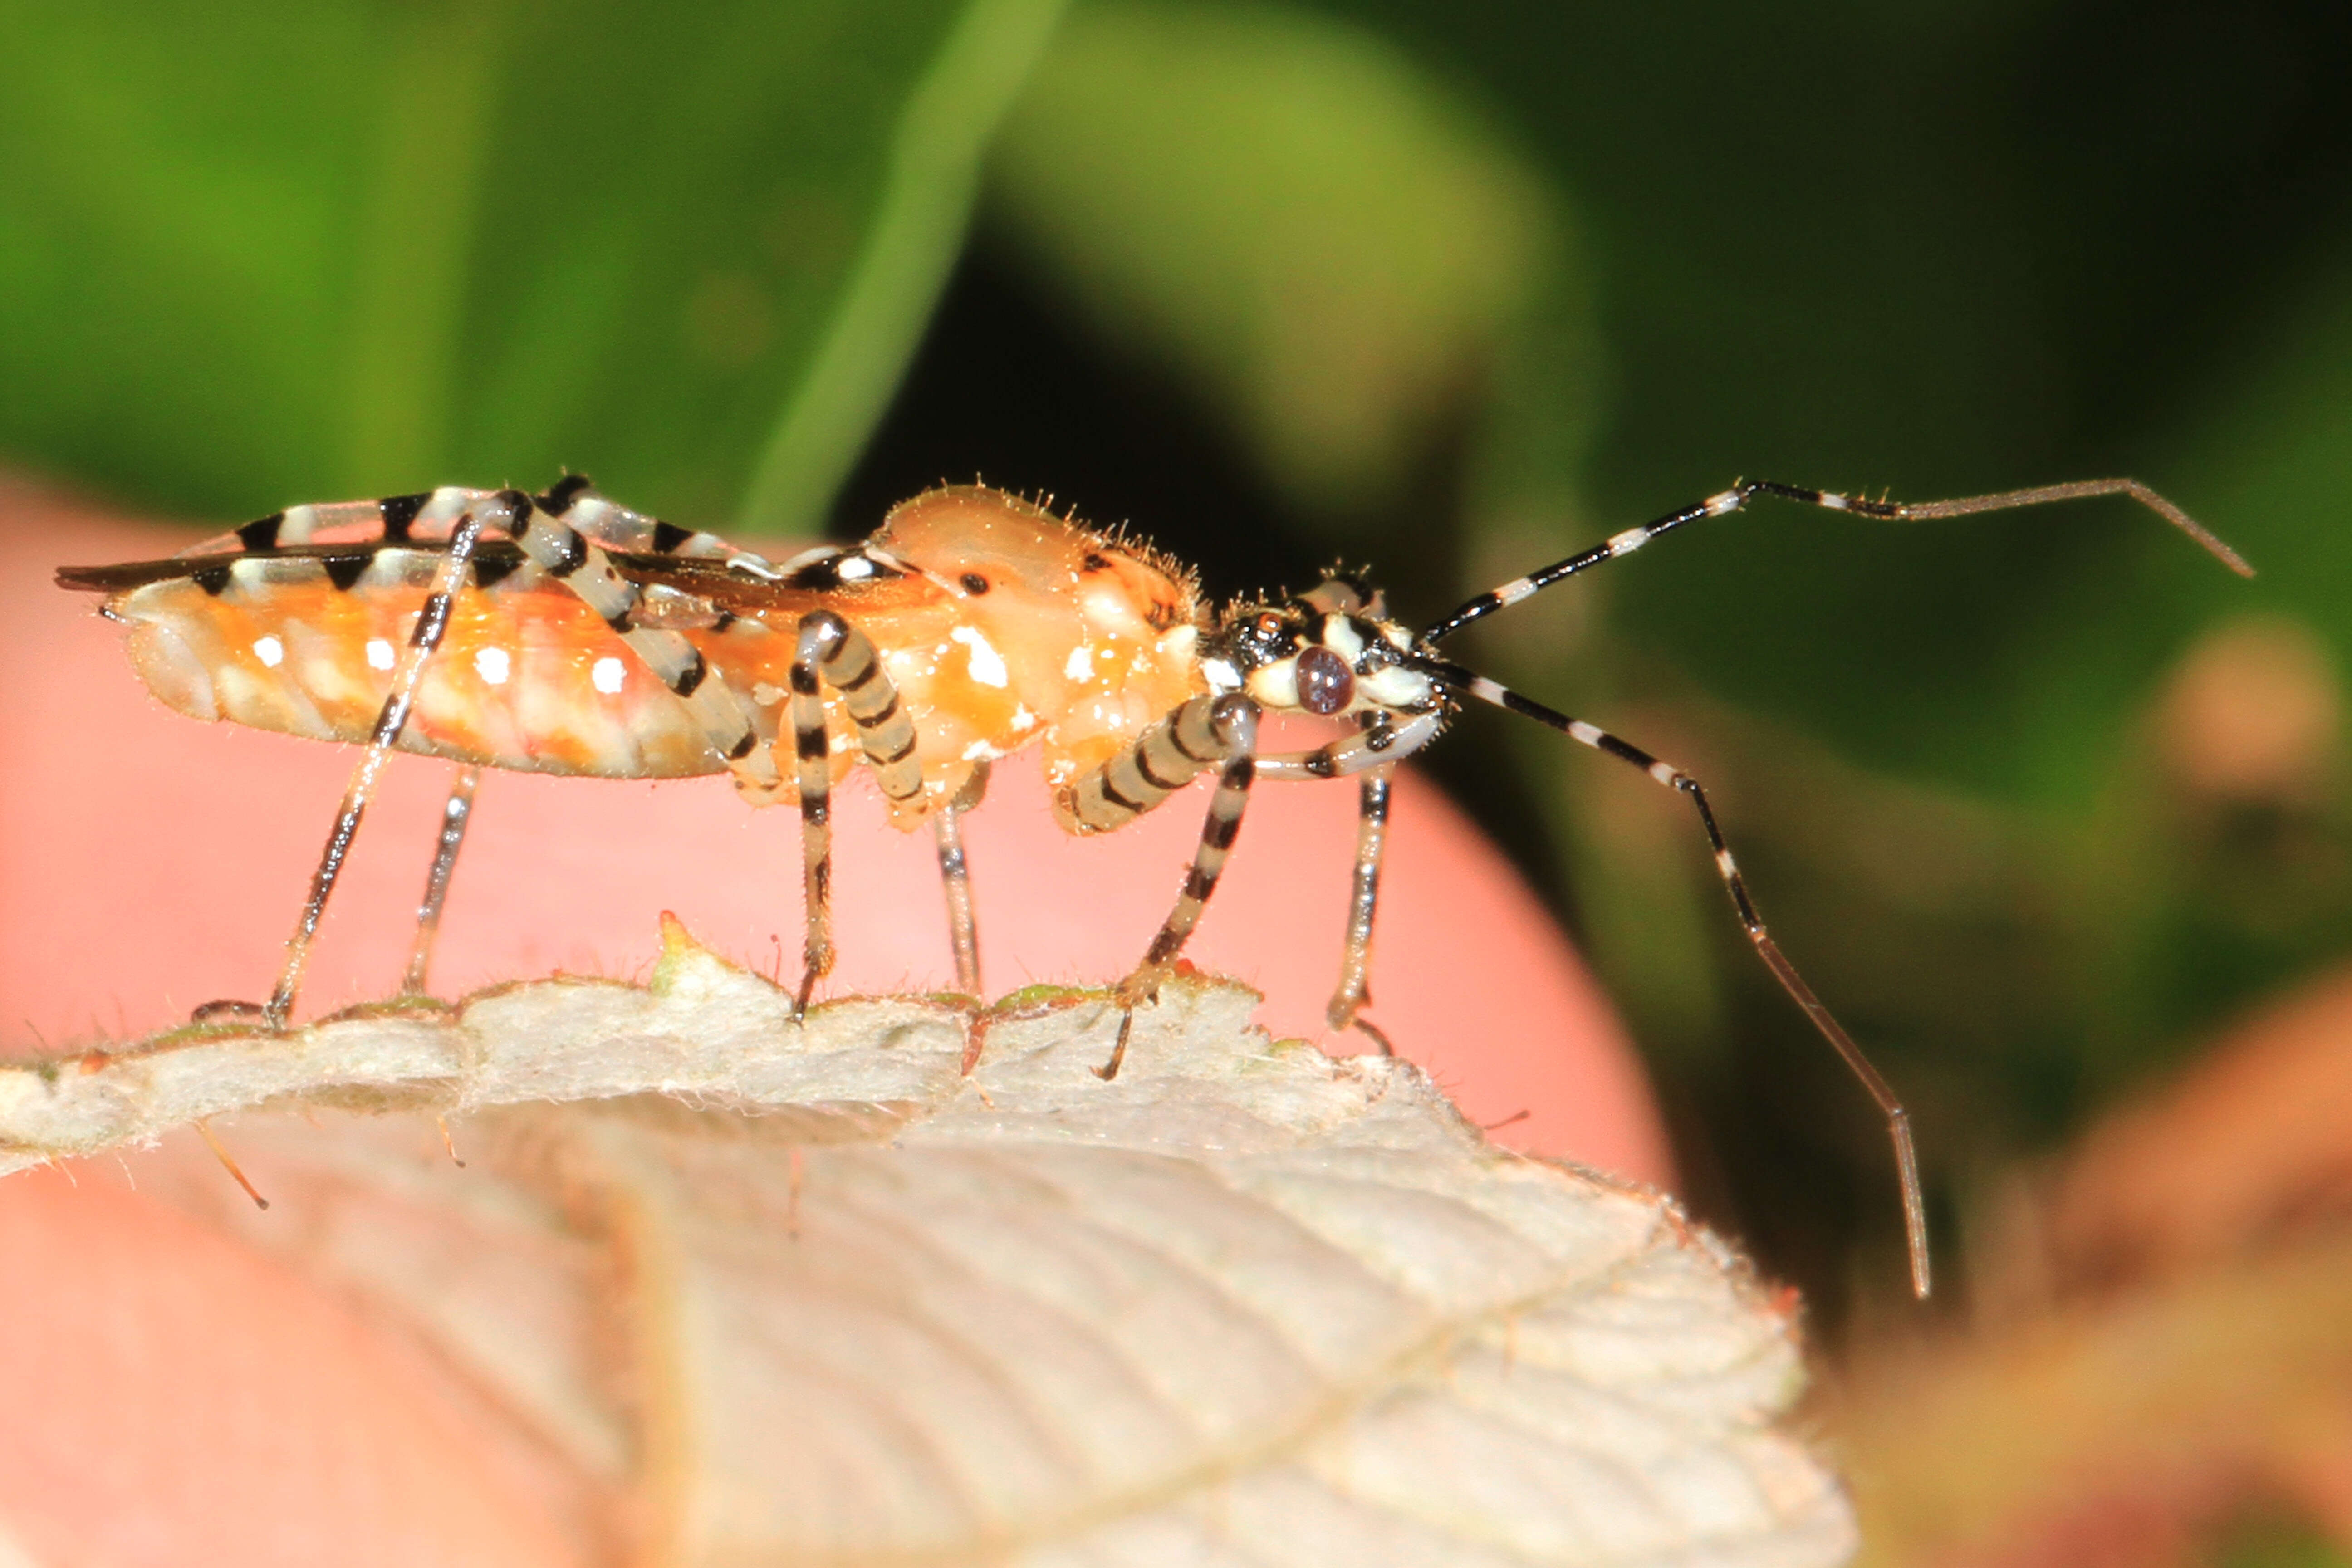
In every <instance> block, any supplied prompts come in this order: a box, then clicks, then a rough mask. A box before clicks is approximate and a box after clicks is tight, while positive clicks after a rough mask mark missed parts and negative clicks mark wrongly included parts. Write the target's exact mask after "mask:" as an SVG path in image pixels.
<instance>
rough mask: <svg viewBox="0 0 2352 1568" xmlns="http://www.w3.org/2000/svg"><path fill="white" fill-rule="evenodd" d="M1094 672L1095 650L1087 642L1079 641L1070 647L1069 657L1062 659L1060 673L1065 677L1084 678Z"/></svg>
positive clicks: (1071, 678)
mask: <svg viewBox="0 0 2352 1568" xmlns="http://www.w3.org/2000/svg"><path fill="white" fill-rule="evenodd" d="M1094 672H1095V650H1094V648H1093V647H1091V646H1090V645H1088V644H1087V643H1080V644H1079V645H1078V646H1077V647H1074V648H1072V649H1071V650H1070V657H1069V658H1066V659H1064V660H1063V661H1062V675H1063V678H1064V679H1068V680H1084V679H1086V678H1087V677H1088V676H1089V675H1092V674H1093V673H1094Z"/></svg>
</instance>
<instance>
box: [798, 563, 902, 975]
mask: <svg viewBox="0 0 2352 1568" xmlns="http://www.w3.org/2000/svg"><path fill="white" fill-rule="evenodd" d="M825 686H830V687H832V688H833V689H835V691H838V692H840V693H841V700H842V706H843V707H844V708H845V709H846V710H848V712H849V717H850V721H851V722H852V723H854V724H855V725H856V728H857V742H858V747H859V749H860V750H861V751H862V752H864V753H865V757H866V766H867V768H869V769H870V770H872V772H873V774H874V779H875V782H876V783H877V784H879V785H881V788H882V793H883V794H884V795H887V796H888V797H889V798H890V799H891V800H892V801H894V802H898V801H907V800H911V799H913V798H914V797H915V796H916V795H919V794H921V793H922V788H923V768H922V763H920V762H919V760H917V758H916V756H915V744H916V739H917V737H916V734H915V725H914V721H912V720H911V719H909V718H908V716H907V713H906V710H905V709H904V708H903V707H902V706H901V705H900V704H899V701H898V687H897V685H896V684H894V683H893V682H892V681H891V679H890V677H889V674H888V672H887V671H886V670H884V669H883V668H882V659H881V656H880V655H878V654H877V653H876V652H875V651H874V644H873V642H872V641H871V640H869V639H868V638H867V637H866V634H865V633H864V632H861V631H859V630H858V629H857V628H856V627H855V626H851V625H850V624H849V623H848V622H847V621H845V620H843V619H842V618H841V617H840V616H837V615H835V614H834V613H833V612H832V611H831V610H812V611H810V612H809V613H808V614H807V615H805V616H802V617H801V624H800V631H799V640H798V643H797V644H796V646H795V647H794V648H793V668H792V722H793V757H794V759H795V761H794V769H795V773H794V780H793V782H794V784H796V785H797V786H798V789H799V794H800V802H801V888H802V896H803V904H804V913H803V941H802V944H801V956H802V969H801V984H800V989H799V990H798V991H797V992H795V993H794V994H793V1016H794V1017H799V1016H801V1015H803V1014H804V1013H806V1012H807V1011H808V1003H809V995H810V994H811V993H812V992H814V990H815V989H816V983H817V982H818V981H819V980H821V979H823V978H824V975H825V974H826V973H829V972H831V970H832V968H833V958H834V952H833V748H832V742H831V739H830V737H829V736H828V735H827V734H826V732H825V721H824V697H823V695H822V690H823V688H824V687H825Z"/></svg>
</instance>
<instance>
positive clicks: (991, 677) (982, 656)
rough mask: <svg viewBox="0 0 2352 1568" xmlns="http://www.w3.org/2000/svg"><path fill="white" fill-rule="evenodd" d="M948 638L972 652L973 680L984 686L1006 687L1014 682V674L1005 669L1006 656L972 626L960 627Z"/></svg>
mask: <svg viewBox="0 0 2352 1568" xmlns="http://www.w3.org/2000/svg"><path fill="white" fill-rule="evenodd" d="M948 636H949V637H951V638H953V639H954V640H955V641H957V642H960V643H961V644H963V645H964V646H965V647H968V648H970V649H971V678H972V679H973V680H975V681H976V682H978V683H979V684H981V685H982V686H1005V685H1009V684H1011V682H1012V679H1013V677H1012V673H1011V671H1009V670H1007V669H1006V668H1004V656H1003V654H1001V653H999V652H997V651H996V648H995V646H994V645H993V644H992V643H991V642H990V641H989V640H988V639H987V638H986V637H982V636H981V635H980V633H979V631H978V630H976V629H975V628H973V627H971V626H958V627H956V629H955V630H953V631H951V632H950V633H949V634H948Z"/></svg>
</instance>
